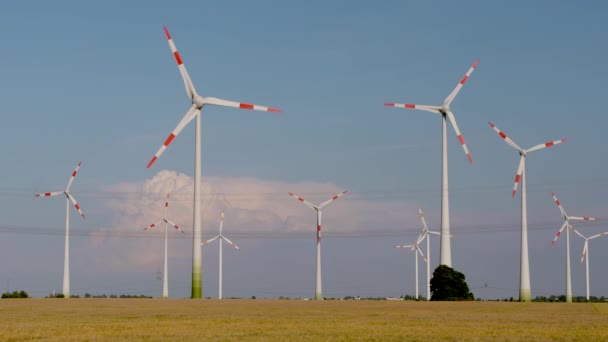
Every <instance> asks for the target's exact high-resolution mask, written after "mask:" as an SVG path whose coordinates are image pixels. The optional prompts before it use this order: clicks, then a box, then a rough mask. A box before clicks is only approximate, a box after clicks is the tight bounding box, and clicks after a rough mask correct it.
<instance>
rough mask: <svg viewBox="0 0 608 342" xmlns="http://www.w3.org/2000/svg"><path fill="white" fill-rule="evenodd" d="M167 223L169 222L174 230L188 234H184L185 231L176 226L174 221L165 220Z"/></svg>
mask: <svg viewBox="0 0 608 342" xmlns="http://www.w3.org/2000/svg"><path fill="white" fill-rule="evenodd" d="M165 222H167V223H168V224H170V225H172V226H173V228H175V229H177V230H179V231H180V232H182V233H184V234H185V233H186V232H184V231H183V230H182V229H181V228H180V227H179V226H178V225H177V224H175V222H173V221H171V220H169V219H165Z"/></svg>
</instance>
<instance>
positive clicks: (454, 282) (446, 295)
mask: <svg viewBox="0 0 608 342" xmlns="http://www.w3.org/2000/svg"><path fill="white" fill-rule="evenodd" d="M431 294H432V295H431V300H473V299H475V298H474V297H473V294H472V293H471V292H470V291H469V285H467V282H466V281H465V276H464V274H462V273H460V272H458V271H456V270H455V269H453V268H451V267H449V266H446V265H439V266H437V268H436V269H435V271H433V278H432V279H431Z"/></svg>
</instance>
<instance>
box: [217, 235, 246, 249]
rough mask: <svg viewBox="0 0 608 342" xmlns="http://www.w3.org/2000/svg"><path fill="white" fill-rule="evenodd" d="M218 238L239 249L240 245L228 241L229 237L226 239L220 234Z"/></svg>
mask: <svg viewBox="0 0 608 342" xmlns="http://www.w3.org/2000/svg"><path fill="white" fill-rule="evenodd" d="M220 238H221V239H223V240H224V241H226V242H228V244H229V245H230V246H232V247H234V248H235V249H241V247H239V246H237V245H236V244H235V243H234V242H232V241H230V239H228V238H227V237H225V236H224V235H220Z"/></svg>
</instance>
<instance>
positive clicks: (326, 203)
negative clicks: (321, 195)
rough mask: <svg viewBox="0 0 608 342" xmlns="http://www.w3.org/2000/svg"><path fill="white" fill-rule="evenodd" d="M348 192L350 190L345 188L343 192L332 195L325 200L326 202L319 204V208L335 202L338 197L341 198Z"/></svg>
mask: <svg viewBox="0 0 608 342" xmlns="http://www.w3.org/2000/svg"><path fill="white" fill-rule="evenodd" d="M346 193H348V190H344V191H342V192H341V193H339V194H337V195H335V196H334V197H332V198H330V199H328V200H327V201H325V202H323V203H321V204H320V205H319V209H321V208H323V207H324V206H326V205H328V204H329V203H331V202H333V201H335V200H337V199H338V198H340V197H342V196H344V195H346Z"/></svg>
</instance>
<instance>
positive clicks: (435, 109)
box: [384, 102, 441, 114]
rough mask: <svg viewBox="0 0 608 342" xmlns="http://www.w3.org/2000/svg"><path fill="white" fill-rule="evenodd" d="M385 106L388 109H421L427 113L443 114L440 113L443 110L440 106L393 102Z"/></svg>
mask: <svg viewBox="0 0 608 342" xmlns="http://www.w3.org/2000/svg"><path fill="white" fill-rule="evenodd" d="M384 105H385V106H387V107H397V108H406V109H420V110H425V111H427V112H431V113H436V114H439V113H441V112H440V111H439V110H440V109H441V107H440V106H427V105H417V104H413V103H391V102H387V103H385V104H384Z"/></svg>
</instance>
